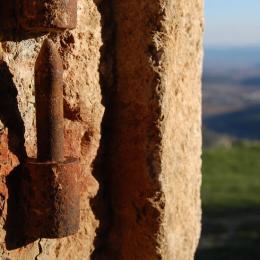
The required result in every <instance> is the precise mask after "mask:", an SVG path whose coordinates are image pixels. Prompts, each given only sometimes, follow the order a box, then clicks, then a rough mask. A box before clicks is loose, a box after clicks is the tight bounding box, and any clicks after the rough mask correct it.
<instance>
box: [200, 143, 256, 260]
mask: <svg viewBox="0 0 260 260" xmlns="http://www.w3.org/2000/svg"><path fill="white" fill-rule="evenodd" d="M202 159H203V169H202V172H203V185H202V204H203V233H202V239H201V243H200V248H199V251H198V253H197V257H196V259H197V260H206V259H207V260H222V259H223V260H224V259H225V260H233V259H234V260H255V259H260V247H259V244H260V144H259V143H246V142H244V143H239V144H235V145H233V146H232V147H230V148H221V147H219V148H214V149H210V150H206V151H204V153H203V157H202Z"/></svg>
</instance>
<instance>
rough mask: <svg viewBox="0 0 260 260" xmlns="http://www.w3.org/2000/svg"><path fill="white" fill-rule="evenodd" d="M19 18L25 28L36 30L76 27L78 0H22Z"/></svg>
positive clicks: (47, 30)
mask: <svg viewBox="0 0 260 260" xmlns="http://www.w3.org/2000/svg"><path fill="white" fill-rule="evenodd" d="M18 20H19V24H20V26H21V27H22V28H23V29H25V30H28V31H34V32H41V31H42V32H50V31H59V30H65V29H74V28H75V27H76V25H77V0H40V1H39V0H38V1H35V0H21V7H20V8H19V9H18Z"/></svg>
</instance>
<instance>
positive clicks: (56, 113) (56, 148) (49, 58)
mask: <svg viewBox="0 0 260 260" xmlns="http://www.w3.org/2000/svg"><path fill="white" fill-rule="evenodd" d="M62 78H63V69H62V61H61V57H60V55H59V53H58V51H57V49H56V48H55V45H54V43H53V42H52V41H51V40H49V39H47V40H45V41H44V43H43V45H42V48H41V50H40V53H39V56H38V58H37V61H36V64H35V96H36V128H37V148H38V155H37V159H35V158H30V159H28V160H27V163H26V169H27V170H28V176H29V178H27V179H26V180H25V181H24V185H23V187H24V188H23V192H22V193H23V195H22V196H21V197H23V198H24V201H25V205H26V209H27V210H26V227H27V228H26V233H27V236H28V237H29V238H31V239H37V238H41V237H44V238H59V237H65V236H69V235H72V234H75V233H76V232H77V231H78V229H79V220H80V207H79V202H80V189H79V186H78V177H79V175H80V171H81V167H80V162H79V160H78V159H76V158H65V157H64V150H63V149H64V134H63V79H62Z"/></svg>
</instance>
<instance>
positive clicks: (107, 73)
mask: <svg viewBox="0 0 260 260" xmlns="http://www.w3.org/2000/svg"><path fill="white" fill-rule="evenodd" d="M202 9H203V6H202V0H190V1H185V0H172V1H168V0H143V1H140V0H131V1H129V0H114V1H101V0H96V1H95V3H93V2H92V1H91V0H79V3H78V26H77V28H76V29H75V30H72V31H66V32H64V33H62V34H61V35H57V34H54V33H53V34H49V35H48V36H49V37H50V38H51V39H53V41H54V42H55V43H56V44H57V46H58V47H59V52H60V54H61V56H62V60H63V67H64V79H65V86H64V114H65V118H66V120H65V140H66V142H65V151H66V155H67V156H74V157H80V158H81V163H82V168H83V170H84V171H83V176H82V179H81V227H80V231H79V233H78V234H77V235H75V236H71V237H68V238H63V239H54V240H49V239H40V240H37V241H35V242H32V243H30V244H27V245H25V246H24V247H21V246H18V245H20V244H19V243H21V241H16V240H14V239H13V237H12V235H14V234H13V233H15V232H14V230H15V228H17V224H16V225H14V226H12V223H13V222H15V219H14V216H15V215H14V214H13V210H14V208H15V204H14V202H15V201H16V200H15V198H16V196H17V185H18V184H19V177H17V175H18V176H19V171H20V170H21V169H20V166H19V164H20V163H21V162H22V161H23V159H24V157H25V154H27V155H28V156H30V157H33V156H35V155H36V145H35V143H36V132H35V108H34V82H33V67H34V62H35V59H36V56H37V54H38V52H39V49H40V46H41V43H42V41H43V39H44V38H45V37H46V35H43V36H42V35H36V36H35V35H34V36H32V35H28V34H25V35H18V36H17V35H8V34H7V32H6V30H7V29H8V28H10V27H12V24H13V21H11V22H10V23H7V24H8V26H7V27H6V28H5V30H4V31H5V32H4V34H2V35H1V37H2V42H1V49H0V58H1V57H2V62H1V66H0V120H1V124H0V142H1V151H0V167H1V168H0V225H1V228H2V232H0V258H2V259H17V257H18V256H19V259H26V260H27V259H29V260H30V259H38V260H40V259H44V260H47V259H48V260H49V259H65V260H66V259H73V260H74V259H79V260H83V259H84V260H85V259H90V258H92V259H98V260H99V259H118V260H132V259H137V260H139V259H142V260H153V259H166V260H172V259H176V260H192V259H193V258H194V253H195V250H196V247H197V244H198V239H199V233H200V217H201V216H200V215H201V210H200V195H199V189H200V183H201V176H200V166H201V161H200V153H201V133H200V131H201V130H200V129H201V108H200V105H201V89H200V77H201V60H202V44H201V35H202V30H203V19H202V17H203V15H202ZM0 10H1V3H0ZM8 10H9V11H8V12H9V13H11V11H10V8H9V6H8ZM0 24H3V21H0ZM4 24H5V23H4ZM7 31H8V30H7ZM8 38H10V39H8ZM100 48H101V49H100ZM3 83H4V84H3ZM6 100H8V102H6ZM4 101H5V102H4ZM102 104H103V105H104V107H105V113H104V107H103V105H102ZM101 123H102V124H101ZM93 176H95V178H96V179H97V181H96V180H95V178H94V177H93ZM98 182H99V185H98ZM17 183H18V184H17ZM89 200H90V201H91V207H90V202H89ZM13 204H14V205H13ZM18 223H19V221H18ZM15 234H16V236H17V233H15ZM12 239H13V240H14V241H13V240H12ZM11 242H12V243H11ZM9 243H11V244H10V245H9ZM15 245H17V247H18V248H17V249H13V250H10V248H11V247H15Z"/></svg>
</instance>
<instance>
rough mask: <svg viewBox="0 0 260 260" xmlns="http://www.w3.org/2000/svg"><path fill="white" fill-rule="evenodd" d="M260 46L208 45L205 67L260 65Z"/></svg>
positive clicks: (205, 54) (221, 67) (220, 67)
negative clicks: (230, 46)
mask: <svg viewBox="0 0 260 260" xmlns="http://www.w3.org/2000/svg"><path fill="white" fill-rule="evenodd" d="M259 64H260V47H234V48H220V47H219V48H216V47H206V48H205V53H204V69H206V70H208V69H209V70H211V69H226V68H229V69H231V68H246V67H255V66H256V67H258V68H259V67H260V66H259Z"/></svg>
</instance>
